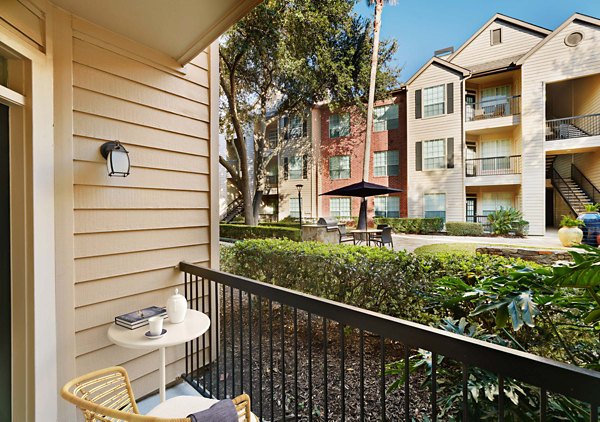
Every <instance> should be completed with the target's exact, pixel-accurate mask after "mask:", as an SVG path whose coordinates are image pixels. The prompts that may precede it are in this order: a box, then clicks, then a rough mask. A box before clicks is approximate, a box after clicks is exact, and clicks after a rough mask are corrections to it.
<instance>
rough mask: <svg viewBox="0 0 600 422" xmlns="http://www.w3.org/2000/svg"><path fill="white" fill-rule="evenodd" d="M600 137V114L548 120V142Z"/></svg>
mask: <svg viewBox="0 0 600 422" xmlns="http://www.w3.org/2000/svg"><path fill="white" fill-rule="evenodd" d="M597 135H600V114H586V115H583V116H572V117H566V118H563V119H552V120H546V141H555V140H558V139H571V138H584V137H586V136H597Z"/></svg>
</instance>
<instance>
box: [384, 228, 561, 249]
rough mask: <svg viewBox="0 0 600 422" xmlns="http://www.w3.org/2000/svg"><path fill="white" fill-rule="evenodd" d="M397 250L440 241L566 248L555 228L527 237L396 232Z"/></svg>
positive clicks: (394, 238) (395, 245)
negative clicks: (539, 234)
mask: <svg viewBox="0 0 600 422" xmlns="http://www.w3.org/2000/svg"><path fill="white" fill-rule="evenodd" d="M392 238H393V241H394V249H395V250H402V249H404V250H407V251H409V252H413V251H414V250H415V249H416V248H418V247H420V246H425V245H434V244H440V243H476V244H478V245H507V246H512V247H519V246H526V247H540V248H545V249H554V248H556V249H565V248H563V246H562V245H561V244H560V241H559V240H558V234H557V231H556V230H555V229H549V230H547V231H546V235H545V236H529V237H526V238H514V237H471V236H444V235H422V234H394V235H392Z"/></svg>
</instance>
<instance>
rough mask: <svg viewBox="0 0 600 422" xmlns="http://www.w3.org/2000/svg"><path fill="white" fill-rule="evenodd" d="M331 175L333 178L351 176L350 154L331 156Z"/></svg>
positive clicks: (347, 177)
mask: <svg viewBox="0 0 600 422" xmlns="http://www.w3.org/2000/svg"><path fill="white" fill-rule="evenodd" d="M329 177H330V178H331V179H349V178H350V156H349V155H340V156H336V157H330V158H329Z"/></svg>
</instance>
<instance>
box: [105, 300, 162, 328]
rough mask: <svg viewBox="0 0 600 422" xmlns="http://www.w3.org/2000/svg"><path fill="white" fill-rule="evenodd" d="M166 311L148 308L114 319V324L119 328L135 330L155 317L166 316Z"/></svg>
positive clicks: (160, 308)
mask: <svg viewBox="0 0 600 422" xmlns="http://www.w3.org/2000/svg"><path fill="white" fill-rule="evenodd" d="M166 315H167V311H166V309H165V308H162V307H160V306H150V307H149V308H144V309H140V310H137V311H133V312H129V313H126V314H123V315H119V316H117V317H115V324H116V325H118V326H119V327H124V328H129V329H130V330H135V329H136V328H139V327H143V326H144V325H148V319H150V318H152V317H155V316H166Z"/></svg>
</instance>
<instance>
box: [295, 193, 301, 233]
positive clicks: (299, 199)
mask: <svg viewBox="0 0 600 422" xmlns="http://www.w3.org/2000/svg"><path fill="white" fill-rule="evenodd" d="M296 189H298V210H299V217H300V227H302V185H300V184H298V185H296Z"/></svg>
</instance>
